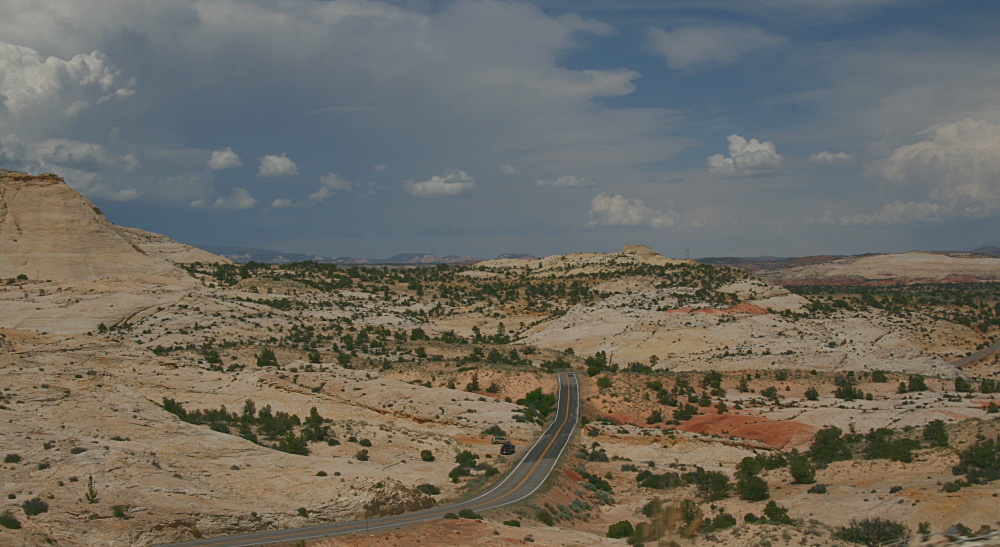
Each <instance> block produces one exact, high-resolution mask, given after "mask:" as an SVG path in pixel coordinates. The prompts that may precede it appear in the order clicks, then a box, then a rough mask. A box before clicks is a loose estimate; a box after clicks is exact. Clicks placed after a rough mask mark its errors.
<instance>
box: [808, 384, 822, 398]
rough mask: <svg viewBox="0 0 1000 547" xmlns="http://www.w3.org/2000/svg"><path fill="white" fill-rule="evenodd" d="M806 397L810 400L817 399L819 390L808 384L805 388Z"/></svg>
mask: <svg viewBox="0 0 1000 547" xmlns="http://www.w3.org/2000/svg"><path fill="white" fill-rule="evenodd" d="M806 399H809V400H810V401H818V400H819V390H817V389H816V388H814V387H813V386H809V389H807V390H806Z"/></svg>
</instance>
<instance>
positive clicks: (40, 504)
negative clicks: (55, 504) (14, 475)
mask: <svg viewBox="0 0 1000 547" xmlns="http://www.w3.org/2000/svg"><path fill="white" fill-rule="evenodd" d="M21 509H24V514H25V515H28V516H29V517H33V516H35V515H40V514H42V513H48V512H49V504H47V503H45V502H44V501H42V498H32V499H30V500H25V501H24V503H22V504H21Z"/></svg>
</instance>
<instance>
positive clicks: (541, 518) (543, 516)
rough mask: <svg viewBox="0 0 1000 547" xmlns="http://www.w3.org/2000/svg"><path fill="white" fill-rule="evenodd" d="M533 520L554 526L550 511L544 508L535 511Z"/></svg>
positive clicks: (554, 522)
mask: <svg viewBox="0 0 1000 547" xmlns="http://www.w3.org/2000/svg"><path fill="white" fill-rule="evenodd" d="M535 520H537V521H538V522H541V523H542V524H544V525H546V526H555V524H556V521H555V519H553V518H552V513H549V512H548V511H546V510H545V509H539V510H537V511H535Z"/></svg>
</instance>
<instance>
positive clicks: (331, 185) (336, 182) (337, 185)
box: [309, 173, 351, 201]
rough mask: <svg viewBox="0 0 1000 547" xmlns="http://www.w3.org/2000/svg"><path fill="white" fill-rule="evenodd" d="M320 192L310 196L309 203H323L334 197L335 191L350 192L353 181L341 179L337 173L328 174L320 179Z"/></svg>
mask: <svg viewBox="0 0 1000 547" xmlns="http://www.w3.org/2000/svg"><path fill="white" fill-rule="evenodd" d="M319 184H320V186H319V190H316V191H315V192H313V193H312V194H309V201H323V200H325V199H327V198H329V197H330V196H332V195H333V192H334V190H350V189H351V181H349V180H344V179H342V178H340V176H339V175H337V174H335V173H327V174H325V175H323V176H322V177H320V178H319Z"/></svg>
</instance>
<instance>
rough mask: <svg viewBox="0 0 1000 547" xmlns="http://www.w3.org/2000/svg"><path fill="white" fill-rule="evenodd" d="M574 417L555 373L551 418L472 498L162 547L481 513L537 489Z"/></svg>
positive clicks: (227, 543)
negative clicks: (497, 480)
mask: <svg viewBox="0 0 1000 547" xmlns="http://www.w3.org/2000/svg"><path fill="white" fill-rule="evenodd" d="M579 421H580V386H579V384H578V383H577V380H576V377H575V375H573V374H572V373H565V372H564V373H561V374H559V402H558V405H557V409H556V416H555V419H554V420H553V421H552V423H551V424H549V426H548V427H547V428H546V429H545V431H543V432H542V435H541V436H540V437H538V439H537V440H536V441H535V443H534V444H533V445H531V448H530V449H528V451H527V453H526V454H525V455H524V457H522V458H521V461H519V462H518V463H517V465H516V466H515V467H514V469H512V470H511V471H510V473H508V474H507V476H506V477H504V479H503V480H502V481H500V483H498V484H497V485H496V486H494V487H493V488H491V489H489V490H487V491H486V492H484V493H482V494H479V495H478V496H476V497H474V498H471V499H468V500H465V501H461V502H458V503H455V504H452V505H446V506H442V507H434V508H431V509H424V510H422V511H414V512H412V513H404V514H402V515H393V516H388V517H381V518H374V519H369V520H357V521H352V522H338V523H334V524H322V525H319V526H309V527H306V528H297V529H294V530H272V531H267V532H254V533H250V534H239V535H232V536H223V537H217V538H212V539H198V540H193V541H187V542H184V543H172V544H170V545H169V546H165V547H244V546H250V545H263V544H268V543H279V542H293V541H299V540H302V539H313V538H320V537H325V536H333V535H339V534H349V533H356V532H367V531H375V530H385V529H388V528H395V527H398V526H405V525H409V524H414V523H417V522H423V521H426V520H432V519H438V518H441V517H443V516H444V515H445V514H446V513H457V512H459V511H461V510H462V509H472V510H473V511H482V510H485V509H493V508H496V507H501V506H504V505H509V504H512V503H515V502H518V501H520V500H523V499H524V498H527V497H528V496H530V495H531V494H533V493H534V492H535V490H538V488H539V487H540V486H541V485H542V484H543V483H544V482H545V480H546V479H547V478H548V477H549V474H550V473H551V472H552V469H553V468H554V467H555V465H556V462H557V461H558V460H559V457H560V456H561V455H562V452H563V450H564V449H565V448H566V445H567V444H568V443H569V440H570V437H572V436H573V431H574V429H575V428H576V424H577V422H579Z"/></svg>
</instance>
